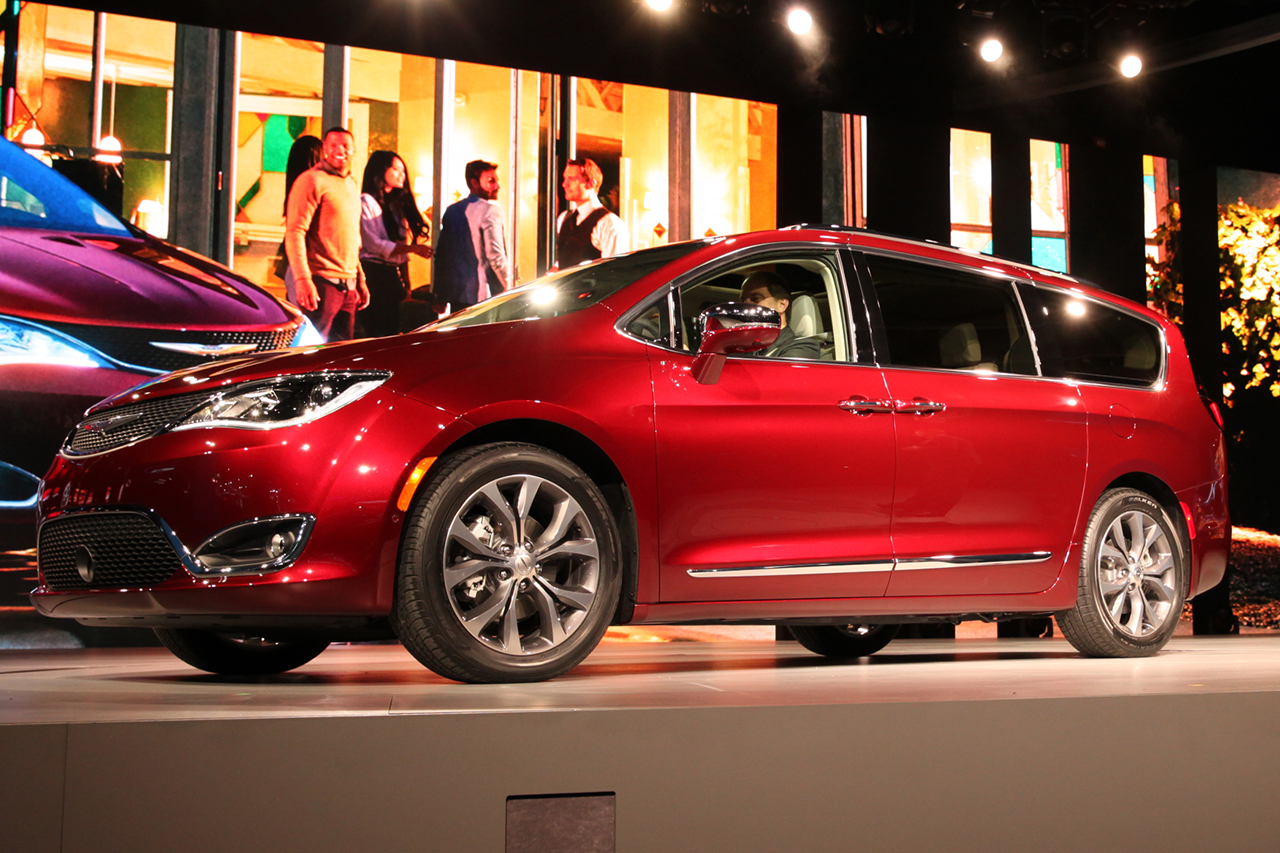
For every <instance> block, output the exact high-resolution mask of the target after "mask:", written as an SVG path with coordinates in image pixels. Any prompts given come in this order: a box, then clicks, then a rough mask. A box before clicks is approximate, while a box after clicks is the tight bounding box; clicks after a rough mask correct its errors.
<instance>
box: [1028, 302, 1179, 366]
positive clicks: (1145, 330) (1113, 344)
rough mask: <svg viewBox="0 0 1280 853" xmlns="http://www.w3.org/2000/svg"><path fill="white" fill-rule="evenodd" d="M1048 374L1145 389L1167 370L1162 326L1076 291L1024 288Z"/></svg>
mask: <svg viewBox="0 0 1280 853" xmlns="http://www.w3.org/2000/svg"><path fill="white" fill-rule="evenodd" d="M1023 299H1024V301H1025V302H1026V304H1027V311H1028V313H1029V315H1030V317H1031V322H1032V324H1033V326H1035V329H1036V341H1037V344H1038V345H1039V347H1040V354H1041V359H1042V361H1043V363H1044V368H1045V373H1046V375H1049V376H1062V377H1066V378H1070V379H1079V380H1081V381H1085V382H1111V383H1116V384H1120V385H1134V386H1146V385H1153V384H1155V383H1156V382H1157V381H1159V379H1160V376H1161V375H1162V373H1163V371H1164V340H1163V337H1162V336H1161V334H1160V328H1159V327H1158V326H1157V325H1156V324H1155V323H1152V322H1151V321H1150V320H1146V319H1144V318H1142V317H1138V316H1137V315H1134V314H1130V313H1128V312H1126V311H1121V310H1120V309H1118V308H1113V307H1112V306H1110V305H1106V304H1104V303H1102V302H1095V301H1093V300H1091V299H1084V298H1081V297H1079V296H1076V295H1075V294H1072V293H1065V292H1063V291H1059V290H1051V289H1048V288H1043V287H1031V286H1023Z"/></svg>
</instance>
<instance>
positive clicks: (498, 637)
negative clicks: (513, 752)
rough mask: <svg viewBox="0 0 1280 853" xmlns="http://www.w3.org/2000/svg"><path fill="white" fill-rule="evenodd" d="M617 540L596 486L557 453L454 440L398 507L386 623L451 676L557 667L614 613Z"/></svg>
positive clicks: (497, 678) (499, 676) (618, 585)
mask: <svg viewBox="0 0 1280 853" xmlns="http://www.w3.org/2000/svg"><path fill="white" fill-rule="evenodd" d="M526 491H528V494H529V495H530V497H528V499H527V502H526V503H527V506H526V510H525V512H524V515H523V516H521V505H522V501H523V500H525V499H524V498H522V497H521V496H522V495H523V494H525V493H526ZM504 507H505V509H504ZM619 542H620V539H619V536H618V529H617V524H616V522H615V520H614V518H613V516H612V514H611V513H610V511H609V508H608V505H607V504H606V503H605V498H604V495H603V494H601V492H600V489H599V487H598V486H596V484H595V483H594V482H592V480H591V479H590V478H589V477H588V476H587V475H586V474H585V473H584V472H583V471H582V470H581V469H580V468H578V467H577V466H576V465H574V464H573V463H572V462H570V461H569V460H568V459H566V458H564V457H563V456H561V455H559V454H557V453H553V452H552V451H550V450H547V449H545V448H542V447H537V446H535V445H531V444H520V443H514V442H504V443H500V444H487V445H481V446H479V447H474V448H470V449H467V450H464V451H461V452H459V453H457V454H455V455H453V456H451V457H448V458H447V459H444V460H441V462H440V463H439V464H438V465H437V466H436V468H435V470H433V472H432V478H431V482H430V483H429V484H428V485H427V487H426V488H424V489H423V490H422V492H421V493H420V494H419V496H418V498H417V499H416V500H415V502H414V504H413V506H412V507H411V509H410V510H409V515H408V517H407V518H406V519H405V529H404V534H403V537H402V539H401V546H400V559H399V566H398V569H397V572H396V604H395V614H394V616H395V618H394V622H395V627H396V633H397V634H398V635H399V637H400V641H401V642H402V643H404V646H405V648H406V649H408V650H409V653H410V654H412V655H413V656H414V657H415V658H417V659H418V661H419V662H421V663H422V664H423V665H424V666H426V667H427V668H429V669H431V670H432V671H433V672H435V673H437V674H439V675H442V676H444V677H445V678H451V679H454V680H456V681H465V682H471V683H495V682H526V681H543V680H545V679H548V678H554V677H556V676H558V675H562V674H564V673H566V672H568V671H569V670H571V669H573V668H574V667H575V666H577V665H578V664H579V663H581V662H582V660H583V659H584V658H585V657H586V656H587V655H588V654H590V653H591V651H592V650H593V649H594V648H595V647H596V645H597V644H598V643H599V642H600V639H601V638H602V637H603V636H604V632H605V630H606V629H607V628H608V627H609V623H610V621H611V620H612V618H613V614H614V611H615V610H616V608H617V604H618V597H619V595H620V591H621V589H622V559H621V553H622V552H621V548H620V545H619Z"/></svg>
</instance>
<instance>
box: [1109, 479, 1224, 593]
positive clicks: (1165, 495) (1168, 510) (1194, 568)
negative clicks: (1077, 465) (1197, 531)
mask: <svg viewBox="0 0 1280 853" xmlns="http://www.w3.org/2000/svg"><path fill="white" fill-rule="evenodd" d="M1112 489H1137V490H1138V491H1140V492H1145V493H1146V494H1148V495H1151V497H1152V498H1154V499H1155V501H1156V503H1158V504H1160V506H1161V507H1162V508H1163V509H1164V511H1165V514H1166V515H1168V516H1169V520H1170V521H1171V522H1173V527H1174V529H1175V530H1177V531H1178V539H1179V544H1180V545H1182V552H1183V553H1184V554H1185V555H1186V557H1187V568H1188V572H1187V590H1186V592H1187V595H1188V599H1189V597H1190V593H1191V590H1193V589H1195V588H1196V581H1197V577H1196V575H1198V574H1199V571H1200V566H1199V564H1198V562H1197V561H1196V559H1195V552H1194V550H1193V549H1192V547H1191V529H1190V527H1189V526H1188V524H1187V516H1186V513H1184V512H1183V510H1182V503H1181V501H1179V500H1178V496H1177V494H1176V493H1175V492H1174V491H1173V489H1172V488H1171V487H1170V486H1169V484H1168V483H1166V482H1165V481H1164V480H1162V479H1160V478H1159V477H1157V476H1155V475H1154V474H1150V473H1147V472H1145V471H1131V472H1129V473H1128V474H1122V475H1121V476H1119V477H1116V478H1115V479H1114V480H1112V481H1111V482H1110V483H1108V484H1107V486H1106V488H1105V489H1103V494H1106V493H1107V492H1109V491H1111V490H1112Z"/></svg>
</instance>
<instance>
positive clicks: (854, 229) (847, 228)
mask: <svg viewBox="0 0 1280 853" xmlns="http://www.w3.org/2000/svg"><path fill="white" fill-rule="evenodd" d="M806 229H812V230H816V231H842V232H845V233H849V234H870V235H871V236H873V237H889V238H891V239H894V240H906V241H908V242H911V243H927V244H929V245H931V246H941V247H943V248H945V249H955V250H956V251H958V252H965V251H970V250H967V249H962V248H960V247H959V246H953V245H950V244H947V243H940V242H938V241H937V240H928V239H921V238H919V237H908V236H906V235H905V234H891V233H889V232H887V231H874V230H872V229H870V228H859V227H858V226H856V225H819V224H817V223H812V222H801V223H797V224H796V225H785V226H783V227H782V228H779V229H778V230H779V231H802V230H806ZM987 257H989V258H992V259H993V260H997V261H1000V262H1002V263H1006V264H1009V265H1010V266H1015V267H1023V268H1024V269H1030V270H1035V271H1036V272H1041V273H1047V274H1049V275H1052V276H1058V277H1059V278H1065V279H1069V280H1071V281H1073V282H1078V283H1080V284H1085V285H1088V286H1089V287H1096V288H1098V289H1099V290H1103V291H1106V292H1107V293H1112V291H1111V290H1110V289H1109V288H1106V287H1102V286H1101V285H1098V284H1094V283H1093V282H1090V281H1086V280H1084V279H1081V278H1077V277H1076V276H1074V275H1072V274H1071V273H1064V272H1059V271H1058V270H1052V269H1049V268H1048V267H1040V266H1036V265H1035V264H1029V263H1027V262H1026V261H1015V260H1013V259H1012V258H1006V257H1004V256H1002V255H988V256H987Z"/></svg>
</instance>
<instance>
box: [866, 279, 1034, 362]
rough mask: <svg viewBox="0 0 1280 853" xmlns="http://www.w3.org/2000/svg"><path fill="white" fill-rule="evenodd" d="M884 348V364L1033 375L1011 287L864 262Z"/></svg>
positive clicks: (1028, 344) (1031, 354)
mask: <svg viewBox="0 0 1280 853" xmlns="http://www.w3.org/2000/svg"><path fill="white" fill-rule="evenodd" d="M866 262H867V266H868V267H869V268H870V270H871V281H872V284H873V285H874V288H875V293H876V299H877V300H878V302H879V303H880V314H881V317H882V318H883V320H884V328H885V336H886V337H887V339H888V343H889V352H888V354H887V356H886V355H885V354H884V353H881V354H880V360H881V361H882V362H884V363H886V364H893V365H898V366H901V367H930V368H937V369H944V370H972V371H990V372H993V373H1018V374H1024V375H1029V376H1034V375H1036V373H1037V370H1036V359H1035V354H1034V352H1033V349H1032V346H1031V337H1030V335H1029V334H1028V333H1027V328H1026V324H1025V322H1024V321H1023V317H1022V311H1021V309H1020V308H1019V306H1018V300H1017V297H1016V296H1015V295H1014V291H1013V286H1012V285H1011V284H1010V283H1008V282H1005V281H1001V280H998V279H988V278H985V277H983V276H979V275H967V274H965V273H963V272H953V271H951V270H948V269H943V268H941V267H933V266H928V265H925V264H919V263H913V262H911V261H904V260H898V259H896V258H882V257H877V256H874V255H868V256H867V257H866Z"/></svg>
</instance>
